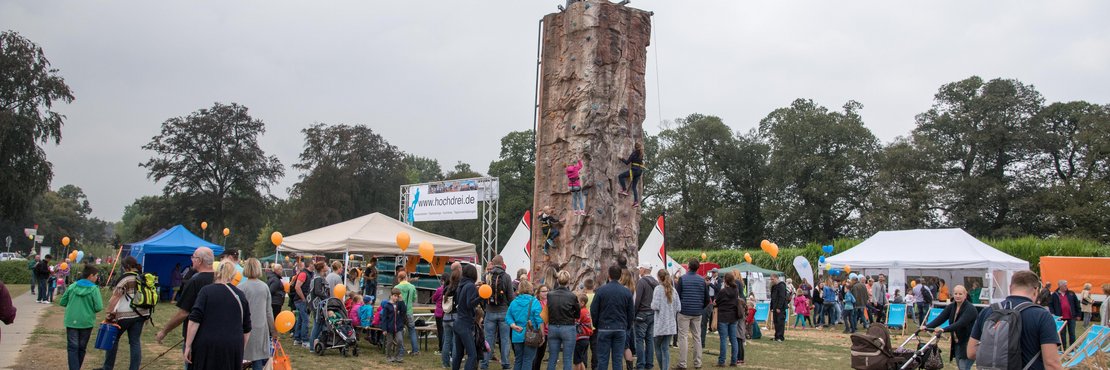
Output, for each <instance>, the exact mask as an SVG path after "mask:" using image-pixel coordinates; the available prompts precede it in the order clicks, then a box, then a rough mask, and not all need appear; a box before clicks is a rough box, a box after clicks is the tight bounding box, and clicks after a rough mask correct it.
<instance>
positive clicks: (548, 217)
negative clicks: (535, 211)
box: [540, 206, 563, 255]
mask: <svg viewBox="0 0 1110 370" xmlns="http://www.w3.org/2000/svg"><path fill="white" fill-rule="evenodd" d="M561 223H563V220H562V219H558V218H555V216H553V215H552V210H551V206H544V207H543V212H540V227H541V228H542V229H541V232H543V235H544V236H545V237H546V240H545V241H544V243H543V254H545V255H546V254H547V249H548V248H549V247H550V248H553V247H555V238H557V237H559V229H558V228H557V227H556V226H557V225H558V224H561Z"/></svg>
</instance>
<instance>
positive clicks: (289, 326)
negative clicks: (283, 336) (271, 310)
mask: <svg viewBox="0 0 1110 370" xmlns="http://www.w3.org/2000/svg"><path fill="white" fill-rule="evenodd" d="M296 323H297V317H296V316H294V315H293V313H292V312H290V311H281V313H279V314H278V315H277V316H276V317H274V328H275V329H277V331H278V333H288V332H289V331H290V330H293V324H296Z"/></svg>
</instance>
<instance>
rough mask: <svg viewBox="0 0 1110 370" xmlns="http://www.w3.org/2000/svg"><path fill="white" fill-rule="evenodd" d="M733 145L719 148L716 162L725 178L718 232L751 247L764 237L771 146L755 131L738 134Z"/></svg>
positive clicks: (732, 241) (726, 238)
mask: <svg viewBox="0 0 1110 370" xmlns="http://www.w3.org/2000/svg"><path fill="white" fill-rule="evenodd" d="M733 142H734V145H733V146H723V147H721V154H720V160H718V161H717V163H718V167H719V168H720V171H721V174H722V176H723V177H724V181H723V183H722V190H723V191H724V197H723V198H722V199H721V200H722V204H721V210H720V212H721V218H722V219H723V220H724V222H726V223H727V226H725V227H724V229H723V230H721V231H720V234H721V236H722V239H724V241H727V243H726V244H722V245H732V246H736V245H739V246H743V247H745V248H750V247H751V246H753V245H758V243H759V241H760V240H762V239H763V238H765V237H766V236H767V234H766V224H767V221H766V220H765V219H764V216H763V203H764V201H765V199H766V192H767V190H766V188H765V187H766V178H767V171H768V169H767V165H768V164H767V161H768V157H769V156H770V152H771V148H770V147H769V146H768V145H767V144H765V143H763V142H762V141H760V140H759V137H758V136H757V135H756V133H755V132H751V133H749V134H747V135H741V134H737V135H736V138H735V140H734V141H733Z"/></svg>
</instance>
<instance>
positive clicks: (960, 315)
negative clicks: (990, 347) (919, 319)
mask: <svg viewBox="0 0 1110 370" xmlns="http://www.w3.org/2000/svg"><path fill="white" fill-rule="evenodd" d="M952 298H953V299H954V300H955V302H953V303H952V304H950V305H948V306H946V307H944V311H942V312H941V313H940V315H939V316H937V318H935V319H933V321H930V322H929V323H928V324H927V325H925V329H926V330H928V329H929V328H933V331H934V332H935V333H936V334H937V335H940V334H941V333H943V332H949V333H952V339H951V347H950V348H952V350H951V351H950V352H949V353H948V360H949V361H955V362H956V367H957V368H958V369H959V370H971V366H972V365H974V364H975V361H974V360H971V359H969V358H967V339H968V337H970V336H971V327H972V326H973V325H975V317H976V316H978V315H979V311H978V310H976V309H975V305H973V304H971V302H968V300H967V288H964V286H963V285H957V286H956V287H955V288H952ZM945 321H947V322H948V323H949V324H948V326H947V327H943V328H942V327H940V325H941V324H943V323H944V322H945Z"/></svg>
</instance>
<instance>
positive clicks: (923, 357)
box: [892, 329, 944, 370]
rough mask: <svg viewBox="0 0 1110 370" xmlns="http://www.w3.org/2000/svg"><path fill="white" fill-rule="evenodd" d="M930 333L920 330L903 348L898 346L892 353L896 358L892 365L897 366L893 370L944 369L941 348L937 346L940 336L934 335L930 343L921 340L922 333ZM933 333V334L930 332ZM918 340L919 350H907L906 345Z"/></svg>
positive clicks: (907, 340)
mask: <svg viewBox="0 0 1110 370" xmlns="http://www.w3.org/2000/svg"><path fill="white" fill-rule="evenodd" d="M922 332H929V331H927V330H922V329H918V330H917V331H916V332H914V333H913V335H911V336H910V337H909V338H906V341H905V342H902V345H901V346H898V348H896V349H895V350H893V351H892V354H893V355H894V358H893V360H892V364H894V365H896V367H893V368H892V369H901V370H906V369H927V370H937V369H942V368H944V362H943V361H942V360H941V356H940V347H938V346H937V341H939V340H940V335H937V334H934V335H933V337H932V338H929V341H927V342H926V341H922V340H921V333H922ZM930 333H931V332H930ZM914 339H917V349H916V350H912V349H908V348H906V345H907V344H909V343H910V341H911V340H914Z"/></svg>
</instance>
